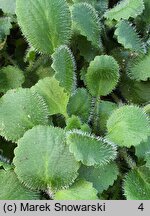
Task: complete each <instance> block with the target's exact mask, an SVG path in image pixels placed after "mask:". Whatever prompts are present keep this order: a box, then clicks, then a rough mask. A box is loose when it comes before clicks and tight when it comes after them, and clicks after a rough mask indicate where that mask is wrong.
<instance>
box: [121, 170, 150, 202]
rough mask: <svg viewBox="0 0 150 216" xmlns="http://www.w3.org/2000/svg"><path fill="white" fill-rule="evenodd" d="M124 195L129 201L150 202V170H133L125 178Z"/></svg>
mask: <svg viewBox="0 0 150 216" xmlns="http://www.w3.org/2000/svg"><path fill="white" fill-rule="evenodd" d="M124 194H125V196H126V198H127V199H128V200H150V169H148V168H146V167H141V168H139V169H135V170H131V171H130V172H129V173H128V174H127V176H126V178H125V182H124Z"/></svg>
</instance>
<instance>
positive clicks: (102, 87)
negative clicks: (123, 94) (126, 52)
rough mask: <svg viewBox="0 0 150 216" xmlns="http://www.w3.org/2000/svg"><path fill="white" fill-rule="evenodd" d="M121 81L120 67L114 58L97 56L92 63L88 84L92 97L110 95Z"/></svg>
mask: <svg viewBox="0 0 150 216" xmlns="http://www.w3.org/2000/svg"><path fill="white" fill-rule="evenodd" d="M118 80H119V66H118V64H117V62H116V60H115V59H114V58H113V57H112V56H108V55H101V56H96V57H95V59H94V60H93V61H91V63H90V65H89V68H88V71H87V74H86V84H87V87H88V89H89V91H90V93H91V95H92V96H95V97H98V96H105V95H108V94H109V93H110V92H111V91H112V90H113V89H114V88H115V87H116V85H117V82H118Z"/></svg>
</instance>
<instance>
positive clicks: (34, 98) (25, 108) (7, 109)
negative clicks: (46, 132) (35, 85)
mask: <svg viewBox="0 0 150 216" xmlns="http://www.w3.org/2000/svg"><path fill="white" fill-rule="evenodd" d="M47 116H48V110H47V106H46V104H45V102H44V101H43V99H42V98H41V97H40V96H39V95H38V94H37V93H32V92H31V90H30V89H21V88H20V89H18V90H10V91H8V92H7V93H6V94H5V95H4V96H3V97H2V98H1V99H0V119H1V121H0V135H1V136H4V137H5V139H7V140H12V141H14V142H15V141H17V140H18V139H19V138H21V137H22V136H23V134H24V133H25V131H27V130H28V129H31V128H32V127H34V126H35V125H38V124H42V125H43V124H44V125H45V124H48V118H47Z"/></svg>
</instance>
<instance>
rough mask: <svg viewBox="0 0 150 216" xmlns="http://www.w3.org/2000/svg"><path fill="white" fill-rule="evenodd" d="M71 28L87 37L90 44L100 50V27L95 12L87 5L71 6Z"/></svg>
mask: <svg viewBox="0 0 150 216" xmlns="http://www.w3.org/2000/svg"><path fill="white" fill-rule="evenodd" d="M72 20H73V28H74V29H75V30H77V31H79V32H80V34H81V35H83V36H85V37H87V39H88V40H89V41H91V42H92V44H93V45H94V46H95V47H97V48H101V47H102V44H101V38H100V33H101V25H100V21H99V17H98V13H97V11H96V10H95V9H94V8H93V7H92V5H91V4H88V3H78V4H74V5H73V6H72Z"/></svg>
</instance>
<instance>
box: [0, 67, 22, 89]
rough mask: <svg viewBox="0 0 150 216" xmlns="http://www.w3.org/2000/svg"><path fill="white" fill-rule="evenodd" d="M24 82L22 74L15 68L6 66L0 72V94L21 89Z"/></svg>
mask: <svg viewBox="0 0 150 216" xmlns="http://www.w3.org/2000/svg"><path fill="white" fill-rule="evenodd" d="M24 81H25V77H24V74H23V72H22V71H21V70H20V69H19V68H17V67H13V66H7V67H3V68H2V69H1V70H0V92H3V93H5V92H6V91H8V90H10V89H14V88H18V87H21V86H22V84H23V83H24Z"/></svg>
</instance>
